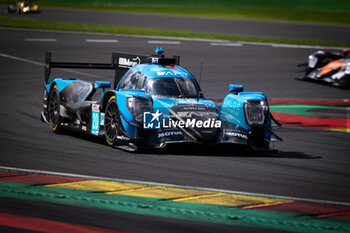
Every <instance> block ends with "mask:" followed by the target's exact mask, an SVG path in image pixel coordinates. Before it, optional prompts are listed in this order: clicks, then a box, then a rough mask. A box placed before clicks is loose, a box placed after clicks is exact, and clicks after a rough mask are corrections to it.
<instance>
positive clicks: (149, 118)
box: [143, 110, 162, 129]
mask: <svg viewBox="0 0 350 233" xmlns="http://www.w3.org/2000/svg"><path fill="white" fill-rule="evenodd" d="M161 116H162V113H160V112H159V110H157V112H144V113H143V128H144V129H160V122H161V120H160V117H161Z"/></svg>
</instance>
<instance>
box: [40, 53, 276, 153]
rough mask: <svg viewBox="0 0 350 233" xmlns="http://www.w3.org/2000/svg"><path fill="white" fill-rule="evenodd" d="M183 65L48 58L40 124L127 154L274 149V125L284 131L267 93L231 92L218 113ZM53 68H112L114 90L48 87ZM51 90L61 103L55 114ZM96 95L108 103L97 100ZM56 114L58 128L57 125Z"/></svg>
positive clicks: (99, 85) (62, 84)
mask: <svg viewBox="0 0 350 233" xmlns="http://www.w3.org/2000/svg"><path fill="white" fill-rule="evenodd" d="M156 53H157V50H156ZM179 60H180V58H179V57H178V56H174V57H172V58H165V57H164V55H162V51H161V52H159V51H158V54H155V55H150V56H146V55H138V54H136V55H134V54H124V53H117V54H113V55H112V63H111V64H101V63H98V64H96V63H94V64H93V63H63V62H51V54H47V58H46V68H45V91H44V109H43V112H42V114H41V115H42V120H43V121H45V122H47V123H50V124H51V127H52V129H53V130H54V131H55V129H56V128H55V127H53V126H56V127H58V126H59V127H63V128H68V129H74V130H78V131H80V132H85V133H88V134H92V135H97V136H101V137H105V138H106V140H107V143H108V144H109V145H111V146H115V147H119V148H123V149H127V150H137V149H139V148H162V147H164V146H166V145H167V144H171V143H205V144H220V143H231V144H244V145H249V146H250V147H252V148H253V149H263V150H267V149H269V143H270V142H274V141H281V139H280V138H279V137H277V136H276V135H275V134H274V133H273V132H272V129H273V128H274V127H273V124H274V123H275V124H274V125H275V126H277V127H278V126H279V124H278V123H277V122H276V121H274V119H273V117H272V116H271V114H270V111H269V107H268V102H267V98H266V96H265V95H264V94H263V93H260V92H243V85H230V89H229V92H230V93H229V94H228V95H227V96H226V97H225V99H224V100H223V102H222V105H221V106H220V107H219V106H217V105H216V104H215V103H214V102H213V101H211V100H209V99H206V98H204V96H203V94H202V92H201V90H200V87H199V85H198V83H197V81H196V79H195V78H194V76H193V75H192V74H191V73H189V72H188V71H187V70H185V69H184V68H182V67H181V66H179ZM51 68H88V69H114V70H115V80H114V87H113V88H110V87H111V83H110V82H108V81H95V82H91V81H84V80H80V79H74V80H63V79H60V78H56V79H53V80H50V79H49V76H50V69H51ZM53 89H55V90H57V93H58V94H57V95H58V96H59V100H58V101H57V102H58V107H56V108H53V107H52V106H56V105H57V104H56V105H55V104H52V103H51V102H52V98H53V97H51V96H52V95H51V94H50V93H52V92H53ZM98 89H102V96H101V98H100V99H99V100H97V101H92V97H93V96H94V95H95V93H96V90H98ZM95 99H96V98H95ZM55 114H56V116H57V117H58V123H57V124H58V125H54V124H56V123H53V122H54V120H52V116H53V115H55Z"/></svg>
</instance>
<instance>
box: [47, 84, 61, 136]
mask: <svg viewBox="0 0 350 233" xmlns="http://www.w3.org/2000/svg"><path fill="white" fill-rule="evenodd" d="M48 113H49V122H50V127H51V129H52V131H53V132H55V133H58V132H60V131H61V127H60V93H59V92H58V88H57V85H56V84H55V85H54V86H53V87H52V88H51V91H50V93H49V104H48Z"/></svg>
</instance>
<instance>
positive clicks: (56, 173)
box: [0, 166, 350, 206]
mask: <svg viewBox="0 0 350 233" xmlns="http://www.w3.org/2000/svg"><path fill="white" fill-rule="evenodd" d="M0 169H4V170H12V171H20V172H31V173H38V174H46V175H56V176H68V177H78V178H85V179H96V180H110V181H119V182H128V183H137V184H148V185H157V186H164V187H172V188H184V189H196V190H203V191H211V192H222V193H230V194H239V195H248V196H259V197H268V198H278V199H287V200H294V201H303V202H313V203H322V204H330V205H342V206H350V203H348V202H339V201H326V200H317V199H312V198H299V197H290V196H282V195H271V194H265V193H251V192H240V191H231V190H225V189H214V188H204V187H197V186H188V185H175V184H167V183H158V182H148V181H139V180H128V179H117V178H111V177H103V176H89V175H80V174H74V173H65V172H52V171H43V170H35V169H24V168H16V167H6V166H0Z"/></svg>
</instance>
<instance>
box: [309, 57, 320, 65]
mask: <svg viewBox="0 0 350 233" xmlns="http://www.w3.org/2000/svg"><path fill="white" fill-rule="evenodd" d="M317 60H318V59H317V57H315V56H314V55H310V56H309V67H310V68H314V67H315V65H316V63H317Z"/></svg>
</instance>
